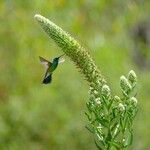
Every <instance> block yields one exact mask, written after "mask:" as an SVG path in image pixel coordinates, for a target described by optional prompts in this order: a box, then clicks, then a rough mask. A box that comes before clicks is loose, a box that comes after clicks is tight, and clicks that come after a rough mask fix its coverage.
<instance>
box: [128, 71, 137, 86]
mask: <svg viewBox="0 0 150 150" xmlns="http://www.w3.org/2000/svg"><path fill="white" fill-rule="evenodd" d="M128 80H129V81H130V82H131V83H132V84H134V83H136V82H137V76H136V74H135V72H134V71H133V70H131V71H130V72H129V74H128Z"/></svg>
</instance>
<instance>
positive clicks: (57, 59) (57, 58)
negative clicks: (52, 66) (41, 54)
mask: <svg viewBox="0 0 150 150" xmlns="http://www.w3.org/2000/svg"><path fill="white" fill-rule="evenodd" d="M64 55H65V54H63V55H60V56H59V57H56V58H54V59H53V61H59V58H61V57H62V56H64Z"/></svg>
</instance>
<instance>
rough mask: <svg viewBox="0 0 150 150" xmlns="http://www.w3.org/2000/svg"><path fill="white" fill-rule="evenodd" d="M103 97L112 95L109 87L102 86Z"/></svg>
mask: <svg viewBox="0 0 150 150" xmlns="http://www.w3.org/2000/svg"><path fill="white" fill-rule="evenodd" d="M102 95H104V96H106V97H108V96H109V95H110V88H109V86H108V85H106V84H105V85H103V86H102Z"/></svg>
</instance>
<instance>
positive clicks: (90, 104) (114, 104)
mask: <svg viewBox="0 0 150 150" xmlns="http://www.w3.org/2000/svg"><path fill="white" fill-rule="evenodd" d="M35 19H36V20H37V21H38V22H39V24H40V25H41V27H42V28H43V29H44V31H45V32H46V33H47V34H48V36H49V37H50V38H52V39H53V40H54V41H55V43H56V44H57V45H58V46H59V47H60V48H61V49H62V51H63V52H64V53H65V54H66V55H67V56H68V57H70V59H71V60H72V61H73V62H74V63H75V65H76V66H77V67H78V68H79V69H80V72H81V73H82V74H83V75H84V76H85V78H86V80H87V81H88V83H89V85H90V88H89V100H88V101H87V103H86V106H87V111H86V112H85V115H86V116H87V118H88V122H89V123H88V125H87V126H86V128H87V129H88V130H89V131H90V132H91V133H92V134H93V135H94V140H95V144H96V146H97V148H98V149H99V150H112V149H114V150H120V149H126V148H127V147H128V146H129V145H131V144H132V139H133V120H134V118H135V116H136V113H137V110H138V106H137V99H136V97H135V96H136V93H135V87H136V83H137V76H136V74H135V72H134V71H133V70H131V71H130V72H129V74H128V76H127V78H126V77H125V76H121V77H120V87H121V91H122V96H117V95H115V96H113V94H112V92H111V89H110V87H109V86H108V85H107V84H106V81H105V79H104V78H103V76H102V75H101V73H100V71H99V69H98V67H97V66H96V65H95V63H94V61H93V59H92V58H91V56H90V55H89V53H88V52H87V51H86V50H85V49H84V48H83V47H82V46H81V45H80V44H79V43H78V42H77V41H76V40H75V39H74V38H72V37H71V36H70V35H69V34H68V33H67V32H65V31H64V30H62V29H61V28H60V27H58V26H57V25H56V24H54V23H53V22H51V21H50V20H48V19H46V18H45V17H43V16H41V15H35Z"/></svg>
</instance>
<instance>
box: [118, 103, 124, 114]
mask: <svg viewBox="0 0 150 150" xmlns="http://www.w3.org/2000/svg"><path fill="white" fill-rule="evenodd" d="M118 109H119V111H121V112H123V111H125V107H124V105H123V104H122V103H119V105H118Z"/></svg>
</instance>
